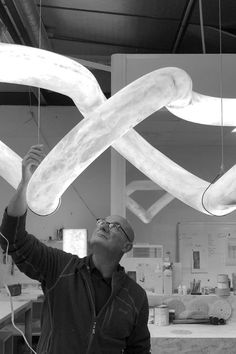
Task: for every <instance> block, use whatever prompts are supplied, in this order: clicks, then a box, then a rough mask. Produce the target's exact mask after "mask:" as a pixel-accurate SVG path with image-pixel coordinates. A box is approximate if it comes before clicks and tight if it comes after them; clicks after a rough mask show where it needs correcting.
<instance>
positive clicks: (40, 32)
mask: <svg viewBox="0 0 236 354" xmlns="http://www.w3.org/2000/svg"><path fill="white" fill-rule="evenodd" d="M38 45H39V49H41V46H42V2H41V0H40V1H39V32H38ZM40 123H41V89H40V87H38V139H37V140H38V144H39V143H40Z"/></svg>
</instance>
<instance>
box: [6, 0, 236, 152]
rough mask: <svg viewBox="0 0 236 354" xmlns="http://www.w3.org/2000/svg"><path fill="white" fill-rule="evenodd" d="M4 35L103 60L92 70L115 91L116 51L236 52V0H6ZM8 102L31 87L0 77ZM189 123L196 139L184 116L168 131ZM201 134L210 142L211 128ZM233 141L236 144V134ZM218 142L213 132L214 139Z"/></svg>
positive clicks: (21, 98) (50, 98)
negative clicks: (113, 57) (113, 68)
mask: <svg viewBox="0 0 236 354" xmlns="http://www.w3.org/2000/svg"><path fill="white" fill-rule="evenodd" d="M39 28H40V31H39ZM0 40H1V42H8V43H16V44H23V45H27V46H33V47H41V48H43V49H47V50H50V51H53V52H56V53H60V54H63V55H66V56H69V57H73V58H75V59H78V60H86V61H90V62H93V63H96V64H94V65H93V67H92V68H91V70H92V72H93V74H94V75H95V76H96V78H97V80H98V82H99V84H100V86H101V88H102V90H103V92H104V93H105V95H106V97H110V94H111V93H110V80H111V77H110V76H111V74H110V71H109V66H110V62H111V55H112V54H115V53H135V54H137V53H149V54H154V53H159V54H195V53H196V54H199V53H207V54H210V53H216V54H219V53H236V1H235V0H221V1H220V0H202V1H201V0H176V1H174V0H96V1H95V0H20V1H19V0H0ZM30 92H31V98H30V99H31V104H35V105H37V104H38V100H37V92H36V91H34V89H33V88H32V89H31V91H30ZM40 102H41V105H45V106H51V105H68V106H69V105H73V102H72V101H71V100H70V99H69V98H68V97H65V96H62V95H60V94H57V93H53V92H50V91H47V90H41V99H40ZM0 104H1V105H28V104H29V88H27V87H23V86H19V85H18V86H17V85H9V84H0ZM164 120H165V119H163V121H164ZM177 122H179V124H177ZM160 124H161V123H160ZM163 124H164V123H163ZM168 124H169V125H170V122H168ZM183 125H184V127H186V129H187V132H188V133H187V134H186V133H184V134H182V136H181V135H180V136H179V139H180V140H181V142H182V143H183V142H184V140H183V135H184V136H185V138H184V139H186V142H187V143H188V144H191V143H192V142H193V139H190V138H189V134H191V129H192V128H191V127H192V126H193V125H192V124H189V123H185V122H183V121H181V120H178V119H175V120H174V121H173V125H171V128H169V126H168V129H169V130H167V131H166V135H165V136H166V139H167V137H168V140H169V141H172V142H173V138H174V137H175V136H176V130H177V131H178V129H179V132H180V133H181V131H183V129H184V128H183ZM150 126H151V128H150V130H149V132H150V136H151V134H155V130H154V128H153V123H151V125H150ZM145 129H146V128H145ZM194 129H196V125H195V128H194ZM146 130H147V129H146ZM203 130H204V134H203ZM170 132H172V138H171V134H170ZM174 132H175V133H174ZM189 132H190V133H189ZM195 132H196V130H195ZM228 132H229V128H228V130H227V131H226V133H228ZM147 134H148V133H147ZM168 134H169V135H168ZM198 136H199V137H201V139H203V141H208V142H209V139H208V138H207V137H208V130H207V128H205V127H201V126H199V127H198V132H197V133H196V134H194V139H195V140H194V141H195V143H197V141H198V138H197V137H198ZM203 136H205V138H204V137H203ZM187 137H188V138H187ZM166 139H165V141H166ZM171 139H172V140H171ZM217 139H218V137H217ZM165 141H164V142H163V143H165ZM218 141H219V140H217V142H218ZM228 141H229V139H228ZM230 141H231V142H230V144H232V145H234V144H235V142H234V139H232V137H231V140H230ZM214 143H215V140H214V139H213V141H211V142H210V144H214Z"/></svg>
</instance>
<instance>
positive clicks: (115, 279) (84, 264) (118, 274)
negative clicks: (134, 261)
mask: <svg viewBox="0 0 236 354" xmlns="http://www.w3.org/2000/svg"><path fill="white" fill-rule="evenodd" d="M91 267H95V265H94V263H93V261H92V254H90V255H89V256H86V257H84V258H81V259H80V260H79V263H78V265H77V267H76V268H77V269H78V270H82V269H87V270H88V271H91ZM126 277H127V274H126V273H125V269H124V267H122V266H121V265H120V264H118V266H117V270H115V271H114V272H113V274H112V289H113V290H115V289H116V288H117V287H118V288H120V287H121V285H122V284H123V282H124V281H125V279H126Z"/></svg>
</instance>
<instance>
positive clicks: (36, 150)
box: [7, 145, 45, 216]
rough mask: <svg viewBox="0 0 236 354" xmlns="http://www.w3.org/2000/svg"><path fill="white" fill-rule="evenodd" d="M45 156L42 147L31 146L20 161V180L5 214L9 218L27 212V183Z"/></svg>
mask: <svg viewBox="0 0 236 354" xmlns="http://www.w3.org/2000/svg"><path fill="white" fill-rule="evenodd" d="M44 157H45V155H44V153H43V145H34V146H31V148H30V150H29V151H28V153H27V154H26V155H25V157H24V158H23V160H22V179H21V182H20V184H19V186H18V188H17V190H16V193H15V194H14V196H13V197H12V199H11V200H10V203H9V205H8V207H7V213H8V215H11V216H21V215H23V214H24V213H25V212H26V210H27V202H26V190H27V186H28V183H29V180H30V178H31V176H32V174H33V173H34V171H35V170H36V168H37V167H38V165H39V164H40V163H41V161H42V160H43V159H44Z"/></svg>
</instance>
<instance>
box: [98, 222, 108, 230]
mask: <svg viewBox="0 0 236 354" xmlns="http://www.w3.org/2000/svg"><path fill="white" fill-rule="evenodd" d="M100 226H101V227H102V228H104V229H105V231H106V232H107V231H108V230H109V224H108V223H107V222H106V220H102V221H101V223H100Z"/></svg>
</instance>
